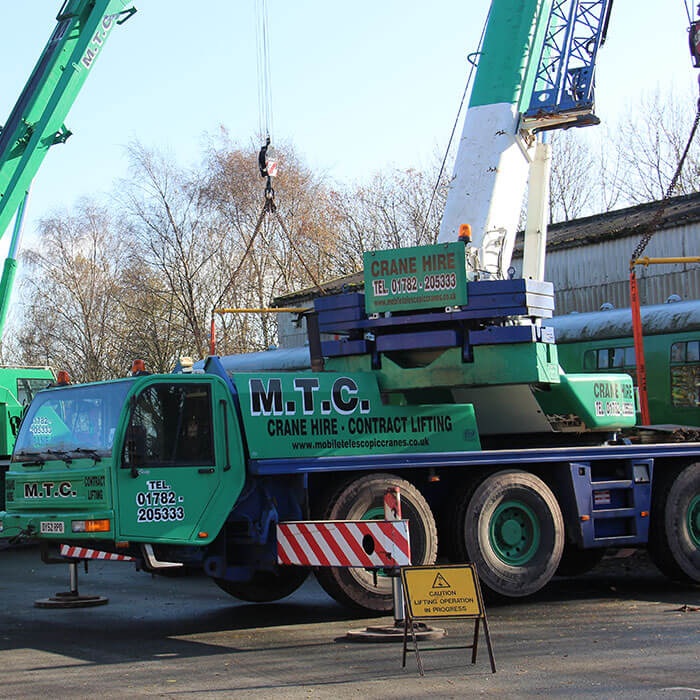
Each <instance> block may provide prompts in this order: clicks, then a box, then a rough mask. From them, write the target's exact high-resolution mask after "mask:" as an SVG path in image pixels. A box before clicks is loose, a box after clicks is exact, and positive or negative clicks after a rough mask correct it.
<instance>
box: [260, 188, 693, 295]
mask: <svg viewBox="0 0 700 700" xmlns="http://www.w3.org/2000/svg"><path fill="white" fill-rule="evenodd" d="M659 206H660V202H647V203H645V204H637V205H636V206H634V207H627V208H625V209H615V210H613V211H608V212H605V213H603V214H596V215H594V216H586V217H584V218H582V219H574V220H572V221H564V222H561V223H558V224H552V225H551V226H549V227H548V232H547V250H557V249H564V248H576V247H581V246H584V245H588V244H590V243H598V242H601V241H605V240H609V239H613V238H624V237H628V236H639V235H641V233H642V232H643V229H644V227H645V226H646V225H648V224H649V222H650V221H651V220H652V218H653V217H654V214H656V212H657V210H658V208H659ZM697 221H700V193H698V192H695V193H693V194H686V195H681V196H679V197H672V198H671V199H670V200H669V202H668V204H667V205H666V210H665V212H664V215H663V217H662V219H661V224H660V226H659V227H658V228H657V230H658V231H660V230H663V229H665V228H673V227H675V226H680V225H684V224H689V223H694V222H697ZM522 255H523V237H522V232H520V233H518V236H517V239H516V244H515V249H514V251H513V257H514V258H522ZM322 284H323V287H324V289H325V290H326V292H327V293H328V294H340V293H341V292H344V291H358V290H361V289H362V288H363V286H364V282H363V275H362V271H361V270H360V271H359V272H354V273H353V274H351V275H346V276H344V277H337V278H336V279H333V280H330V281H328V282H325V281H324V282H323V283H322ZM317 296H319V293H318V289H317V288H316V287H307V288H306V289H301V290H299V291H296V292H290V293H289V294H284V295H282V296H279V297H276V298H275V299H274V300H273V302H272V305H273V306H286V305H289V304H291V303H293V302H294V301H295V300H299V299H310V298H315V297H317Z"/></svg>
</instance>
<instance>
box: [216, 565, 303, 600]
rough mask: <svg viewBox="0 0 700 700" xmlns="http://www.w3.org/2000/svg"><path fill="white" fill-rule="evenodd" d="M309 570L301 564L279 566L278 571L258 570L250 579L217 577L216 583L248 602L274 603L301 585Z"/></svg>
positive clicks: (235, 596) (230, 593) (223, 589)
mask: <svg viewBox="0 0 700 700" xmlns="http://www.w3.org/2000/svg"><path fill="white" fill-rule="evenodd" d="M308 575H309V570H308V569H306V568H304V567H301V566H284V567H279V569H278V570H277V571H276V572H271V571H256V572H255V574H253V578H252V579H251V580H250V581H244V582H240V581H227V580H226V579H223V578H215V579H214V583H216V585H217V586H218V587H219V588H220V589H221V590H222V591H226V593H228V594H229V595H231V596H233V597H234V598H238V599H239V600H245V601H247V602H248V603H272V602H273V601H275V600H281V599H282V598H286V597H287V596H288V595H291V594H292V593H294V591H296V590H297V588H299V586H301V584H302V583H304V581H306V577H307V576H308Z"/></svg>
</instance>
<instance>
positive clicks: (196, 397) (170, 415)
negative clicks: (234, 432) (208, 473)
mask: <svg viewBox="0 0 700 700" xmlns="http://www.w3.org/2000/svg"><path fill="white" fill-rule="evenodd" d="M124 463H125V464H138V465H139V466H151V467H172V466H195V465H209V464H214V440H213V431H212V410H211V387H210V386H208V385H207V384H198V383H197V384H195V383H193V384H179V383H178V384H153V385H151V386H149V387H147V388H146V389H144V390H143V391H142V392H141V393H140V394H139V395H138V397H137V398H136V402H135V404H134V407H133V409H132V414H131V420H130V423H129V428H128V432H127V439H126V443H125V446H124Z"/></svg>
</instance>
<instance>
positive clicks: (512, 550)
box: [457, 470, 564, 600]
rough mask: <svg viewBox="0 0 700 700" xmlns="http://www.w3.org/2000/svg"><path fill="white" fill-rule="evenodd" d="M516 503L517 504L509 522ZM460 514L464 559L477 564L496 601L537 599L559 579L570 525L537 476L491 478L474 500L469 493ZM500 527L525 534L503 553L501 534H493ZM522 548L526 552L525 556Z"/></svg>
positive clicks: (488, 593) (486, 589) (515, 473)
mask: <svg viewBox="0 0 700 700" xmlns="http://www.w3.org/2000/svg"><path fill="white" fill-rule="evenodd" d="M511 503H515V504H517V505H516V507H515V508H514V509H511V510H513V511H514V515H513V518H512V520H510V521H509V520H508V518H509V517H510V515H509V512H510V511H509V508H510V506H509V504H511ZM457 515H458V522H459V523H460V534H461V537H459V540H458V545H459V548H460V551H459V555H460V559H461V561H467V562H473V563H475V564H476V566H477V572H478V574H479V578H480V579H481V587H482V590H483V592H484V594H485V595H486V596H487V597H488V598H489V599H490V600H498V599H501V600H502V599H508V598H520V597H523V596H527V595H531V594H532V593H535V592H536V591H538V590H540V588H542V587H543V586H545V585H546V584H547V583H548V582H549V580H550V579H551V578H552V576H554V574H555V572H556V570H557V567H558V566H559V562H560V560H561V555H562V552H563V549H564V520H563V518H562V515H561V509H560V508H559V504H558V503H557V500H556V498H555V497H554V494H553V493H552V491H551V490H550V488H549V487H548V486H547V484H545V483H544V481H542V480H541V479H539V478H538V477H536V476H535V475H534V474H530V473H528V472H522V471H510V470H509V471H502V472H496V473H495V474H491V475H490V476H488V477H486V478H485V479H484V480H483V481H482V482H481V483H480V484H479V485H478V486H477V488H476V489H475V490H474V492H473V494H472V495H470V494H469V489H467V491H466V492H465V495H464V498H463V500H462V501H461V503H460V504H459V505H458V513H457ZM522 515H524V516H525V517H524V518H523V523H522V527H521V525H520V524H518V523H519V522H520V521H519V518H520V517H521V516H522ZM492 520H493V523H492ZM511 522H513V523H515V525H514V526H513V525H511ZM499 523H500V524H501V528H502V529H507V530H509V531H510V532H513V531H515V533H516V535H517V533H518V532H519V531H520V532H521V533H522V536H521V538H520V540H519V539H518V537H517V536H516V537H515V539H514V541H513V542H512V543H510V542H508V543H506V545H504V546H503V548H502V549H500V550H499V545H498V542H499V541H500V540H499V535H498V534H494V535H493V537H492V533H491V528H492V527H493V528H494V531H495V530H497V529H498V524H499ZM518 528H520V530H518ZM528 533H530V534H528ZM528 538H529V541H528ZM521 542H522V545H521ZM520 546H522V547H523V548H524V550H525V551H522V552H520V551H519V549H518V548H519V547H520ZM506 549H507V552H506V551H505V550H506ZM520 560H522V561H520Z"/></svg>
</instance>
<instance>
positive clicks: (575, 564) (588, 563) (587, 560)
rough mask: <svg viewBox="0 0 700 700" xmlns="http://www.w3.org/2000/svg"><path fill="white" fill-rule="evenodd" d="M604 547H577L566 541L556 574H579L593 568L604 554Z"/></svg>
mask: <svg viewBox="0 0 700 700" xmlns="http://www.w3.org/2000/svg"><path fill="white" fill-rule="evenodd" d="M605 552H606V549H605V548H600V549H579V548H578V547H577V546H576V545H575V544H572V543H571V542H567V543H566V544H565V545H564V552H563V553H562V555H561V560H560V561H559V566H558V567H557V572H556V574H555V575H556V576H580V575H581V574H585V573H588V572H589V571H590V570H591V569H594V568H595V567H596V566H598V564H600V562H601V560H602V559H603V557H604V556H605Z"/></svg>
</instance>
